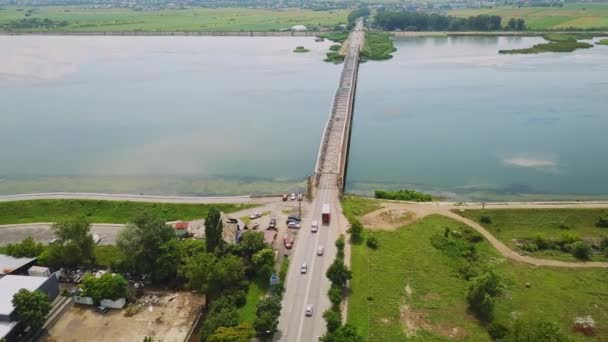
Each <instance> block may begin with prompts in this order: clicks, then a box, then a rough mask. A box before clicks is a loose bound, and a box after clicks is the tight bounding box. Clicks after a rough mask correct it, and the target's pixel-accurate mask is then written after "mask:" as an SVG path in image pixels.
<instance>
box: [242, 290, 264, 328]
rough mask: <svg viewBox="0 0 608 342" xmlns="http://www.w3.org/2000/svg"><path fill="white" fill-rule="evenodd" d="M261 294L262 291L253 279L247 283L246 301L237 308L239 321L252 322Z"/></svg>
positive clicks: (262, 293)
mask: <svg viewBox="0 0 608 342" xmlns="http://www.w3.org/2000/svg"><path fill="white" fill-rule="evenodd" d="M263 295H264V291H263V290H262V289H261V288H260V287H259V286H258V285H257V284H256V283H255V281H252V282H250V283H249V288H248V289H247V299H246V300H247V301H246V302H245V305H244V306H243V307H241V308H239V322H241V323H243V322H245V323H253V321H254V320H255V317H256V309H257V305H258V303H259V302H260V298H261V297H262V296H263Z"/></svg>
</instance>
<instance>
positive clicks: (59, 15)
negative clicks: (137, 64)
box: [0, 6, 348, 32]
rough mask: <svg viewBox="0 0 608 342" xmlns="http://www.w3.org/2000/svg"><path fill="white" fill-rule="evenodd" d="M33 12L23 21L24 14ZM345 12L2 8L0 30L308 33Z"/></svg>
mask: <svg viewBox="0 0 608 342" xmlns="http://www.w3.org/2000/svg"><path fill="white" fill-rule="evenodd" d="M32 8H34V9H35V11H34V12H33V13H32V14H31V15H30V16H29V17H26V16H25V14H26V11H27V10H29V9H32ZM347 15H348V10H334V11H313V10H304V9H282V10H273V9H247V8H217V9H211V8H191V9H170V10H169V9H168V10H157V11H136V10H132V9H124V8H108V9H90V8H85V7H75V6H73V7H56V6H52V7H46V6H45V7H38V8H35V7H30V6H28V7H21V8H20V7H14V6H10V7H5V8H4V9H3V10H0V26H2V25H3V24H6V23H8V22H9V21H11V20H19V19H24V18H40V19H50V20H54V21H64V20H65V21H67V22H68V23H69V24H68V26H66V27H64V28H59V29H58V30H61V31H168V32H170V31H276V30H280V29H284V28H290V27H292V26H294V25H306V26H308V27H309V29H316V28H320V27H325V26H334V25H336V24H341V23H346V16H347Z"/></svg>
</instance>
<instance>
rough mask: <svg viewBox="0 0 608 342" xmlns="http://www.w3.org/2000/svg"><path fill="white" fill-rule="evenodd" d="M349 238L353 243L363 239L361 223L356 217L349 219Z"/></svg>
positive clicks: (358, 242)
mask: <svg viewBox="0 0 608 342" xmlns="http://www.w3.org/2000/svg"><path fill="white" fill-rule="evenodd" d="M351 222H352V223H351V227H350V240H351V241H352V243H354V244H360V243H361V241H363V225H362V224H361V222H360V221H359V220H357V219H352V220H351Z"/></svg>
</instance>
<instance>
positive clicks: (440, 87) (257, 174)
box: [0, 36, 608, 200]
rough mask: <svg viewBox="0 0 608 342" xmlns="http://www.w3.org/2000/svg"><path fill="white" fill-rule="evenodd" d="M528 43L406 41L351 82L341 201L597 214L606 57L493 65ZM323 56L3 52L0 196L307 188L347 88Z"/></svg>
mask: <svg viewBox="0 0 608 342" xmlns="http://www.w3.org/2000/svg"><path fill="white" fill-rule="evenodd" d="M540 41H542V39H541V38H534V37H525V38H524V37H499V38H496V37H458V38H400V39H397V40H396V46H397V48H398V51H397V52H396V53H395V57H394V58H393V59H392V60H389V61H384V62H368V63H365V64H363V65H362V66H361V69H360V74H359V84H358V89H357V99H356V106H355V116H354V124H353V132H352V133H353V135H352V146H351V154H350V163H349V171H348V172H349V173H348V182H347V189H348V191H350V192H358V193H365V194H370V193H371V192H372V191H373V190H374V189H378V188H415V189H418V190H422V191H430V192H433V193H434V194H437V195H442V196H446V197H449V198H451V199H482V200H492V199H516V198H517V199H564V198H569V199H578V198H599V197H606V196H605V195H608V182H607V181H606V180H607V176H606V175H608V159H606V158H605V154H606V151H608V139H606V138H605V135H606V128H607V127H608V114H606V105H607V104H608V101H607V100H606V99H608V81H607V80H606V75H608V63H606V60H608V47H605V46H597V47H595V48H593V49H590V50H580V51H576V52H574V53H567V54H541V55H508V56H505V55H499V54H498V53H497V51H498V50H499V49H510V48H521V47H528V46H531V45H533V44H534V43H537V42H540ZM330 44H331V43H330V42H323V43H317V42H314V39H312V38H307V37H301V38H291V37H256V38H249V37H56V36H53V37H40V36H17V37H11V36H0V46H2V47H3V53H2V54H0V105H1V114H0V146H2V147H1V148H0V194H14V193H24V192H46V191H95V192H122V193H142V194H182V195H210V194H243V193H280V192H283V191H287V190H292V189H297V188H303V187H304V179H305V177H306V176H307V175H309V174H310V173H311V172H312V170H313V167H314V163H315V158H316V153H317V149H318V146H319V140H320V136H321V134H322V131H323V125H324V124H325V120H326V119H327V116H328V111H329V109H330V103H331V99H332V96H333V93H334V91H335V89H336V87H337V82H338V78H339V73H340V71H341V66H339V65H333V64H328V63H324V62H323V61H322V59H323V55H324V53H325V52H326V51H327V48H328V47H329V45H330ZM299 45H303V46H305V47H306V48H308V49H310V50H311V52H309V53H304V54H297V53H293V52H292V50H293V49H294V48H295V47H296V46H299Z"/></svg>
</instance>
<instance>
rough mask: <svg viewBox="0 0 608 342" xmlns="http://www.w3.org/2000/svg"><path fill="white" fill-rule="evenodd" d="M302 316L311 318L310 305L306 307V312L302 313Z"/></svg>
mask: <svg viewBox="0 0 608 342" xmlns="http://www.w3.org/2000/svg"><path fill="white" fill-rule="evenodd" d="M304 315H306V317H310V316H312V304H308V305H306V310H305V311H304Z"/></svg>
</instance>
